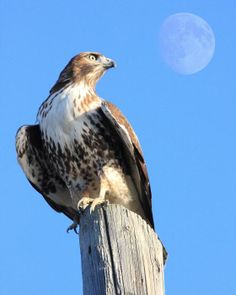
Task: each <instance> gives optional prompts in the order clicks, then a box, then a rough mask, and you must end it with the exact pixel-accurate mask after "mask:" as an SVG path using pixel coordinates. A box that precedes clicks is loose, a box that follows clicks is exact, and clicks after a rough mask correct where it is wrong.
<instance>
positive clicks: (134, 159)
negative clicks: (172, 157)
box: [101, 101, 154, 228]
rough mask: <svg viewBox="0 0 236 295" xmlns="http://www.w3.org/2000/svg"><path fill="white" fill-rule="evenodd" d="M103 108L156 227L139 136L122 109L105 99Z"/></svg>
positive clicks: (144, 208)
mask: <svg viewBox="0 0 236 295" xmlns="http://www.w3.org/2000/svg"><path fill="white" fill-rule="evenodd" d="M101 110H102V111H103V113H104V115H105V116H106V118H107V119H108V121H109V124H110V125H111V127H113V130H114V132H116V133H118V135H119V138H120V140H121V142H122V144H123V146H125V151H126V154H127V155H126V159H128V160H130V161H129V165H130V170H131V171H132V175H131V176H132V179H133V181H134V184H135V186H136V188H137V191H138V193H139V199H140V203H141V206H142V208H143V210H144V213H145V215H146V218H147V220H148V221H149V223H150V225H151V226H152V227H153V228H154V222H153V215H152V204H151V198H152V197H151V189H150V184H149V178H148V173H147V168H146V165H145V161H144V158H143V153H142V150H141V147H140V144H139V141H138V138H137V136H136V134H135V132H134V130H133V128H132V127H131V125H130V123H129V122H128V121H127V119H126V118H125V116H124V115H123V114H122V113H121V111H120V110H119V109H118V108H117V107H116V106H115V105H113V104H112V103H110V102H106V101H104V102H103V103H102V106H101Z"/></svg>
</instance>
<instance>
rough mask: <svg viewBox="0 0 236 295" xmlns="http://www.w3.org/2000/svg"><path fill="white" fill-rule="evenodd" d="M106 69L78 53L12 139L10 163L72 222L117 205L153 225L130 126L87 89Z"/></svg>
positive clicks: (107, 63) (106, 64)
mask: <svg viewBox="0 0 236 295" xmlns="http://www.w3.org/2000/svg"><path fill="white" fill-rule="evenodd" d="M113 66H114V62H113V61H112V60H111V59H108V58H106V57H105V56H103V55H101V54H99V53H91V52H85V53H81V54H79V55H77V56H75V57H74V58H72V59H71V61H70V62H69V63H68V65H67V66H66V67H65V69H64V70H63V71H62V72H61V74H60V76H59V78H58V80H57V82H56V84H55V85H54V86H53V87H52V89H51V91H50V95H49V97H48V98H47V99H46V100H45V101H44V102H43V104H42V105H41V107H40V108H39V112H38V116H37V119H38V122H39V124H38V125H32V126H23V127H21V128H20V129H19V130H18V132H17V135H16V150H17V157H18V161H19V163H20V165H21V167H22V169H23V171H24V173H25V174H26V176H27V178H28V180H29V181H30V183H31V184H32V185H33V186H34V188H35V189H36V190H38V191H39V192H40V193H41V194H42V195H43V197H44V198H45V200H46V201H47V202H48V203H49V205H51V207H52V208H53V209H55V210H57V211H58V212H63V213H64V214H66V215H67V216H68V217H69V218H71V219H72V220H75V221H78V209H79V208H81V207H82V208H84V207H86V206H87V205H88V204H91V209H92V210H93V209H94V208H95V206H96V205H97V204H99V203H103V202H105V201H109V202H110V203H117V204H121V205H123V206H125V207H126V208H128V209H130V210H132V211H134V212H136V213H137V214H139V215H141V216H142V217H143V218H144V219H145V220H146V221H147V222H148V223H149V224H150V225H151V226H152V227H154V223H153V217H152V208H151V191H150V185H149V179H148V174H147V169H146V165H145V162H144V159H143V154H142V151H141V147H140V144H139V142H138V139H137V137H136V135H135V132H134V131H133V129H132V127H131V125H130V124H129V122H128V121H127V120H126V118H125V117H124V116H123V115H122V113H121V112H120V110H119V109H118V108H117V107H116V106H114V105H113V104H112V103H110V102H107V101H104V100H103V99H101V98H100V97H98V96H97V94H96V92H95V85H96V82H97V81H98V80H99V78H100V77H101V76H102V75H103V74H104V73H105V71H106V70H107V69H109V68H111V67H113Z"/></svg>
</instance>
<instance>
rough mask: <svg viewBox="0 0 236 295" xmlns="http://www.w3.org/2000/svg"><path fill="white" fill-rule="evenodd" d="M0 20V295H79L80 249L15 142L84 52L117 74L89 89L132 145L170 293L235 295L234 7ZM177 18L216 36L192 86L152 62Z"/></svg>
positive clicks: (29, 7) (85, 10)
mask: <svg viewBox="0 0 236 295" xmlns="http://www.w3.org/2000/svg"><path fill="white" fill-rule="evenodd" d="M0 11H1V12H0V13H1V17H0V28H1V29H0V30H1V61H0V64H1V79H0V83H1V108H0V120H1V121H0V126H1V139H0V142H1V153H0V163H1V206H0V222H1V223H0V225H1V242H0V293H1V294H3V295H13V294H24V295H38V294H45V295H49V294H82V284H81V268H80V251H79V242H78V238H77V236H76V235H74V234H73V233H70V234H66V231H65V230H66V228H67V227H68V225H69V223H70V221H69V220H68V219H67V218H66V217H64V216H63V215H61V214H57V213H56V212H54V211H53V210H52V209H51V208H49V206H48V205H47V204H46V203H45V202H44V200H43V199H42V198H41V197H40V195H39V194H38V193H37V192H36V191H35V190H34V189H33V188H32V187H31V186H30V185H29V184H28V182H27V180H26V178H25V176H24V175H23V173H22V171H21V170H20V167H19V166H18V165H17V162H16V156H15V147H14V136H15V132H16V130H17V128H18V127H19V126H20V125H22V124H32V123H34V122H35V118H36V113H37V110H38V107H39V105H40V104H41V102H42V101H43V100H44V99H45V98H46V97H47V95H48V91H49V88H50V87H51V86H52V84H53V83H54V82H55V80H56V79H57V77H58V74H59V72H60V71H61V70H62V68H63V67H64V66H65V64H66V63H67V62H68V60H69V59H70V58H71V57H72V56H73V55H75V54H76V53H79V52H81V51H88V50H92V51H100V52H102V53H104V54H105V55H106V56H108V57H111V58H113V59H114V60H116V62H117V64H118V67H117V69H115V70H111V71H109V72H108V73H107V74H106V76H104V77H103V79H102V80H101V81H100V83H99V85H98V87H97V90H98V93H99V95H100V96H102V97H103V98H106V99H108V100H111V101H112V102H114V103H115V104H116V105H118V106H119V107H120V108H121V109H122V111H123V112H124V113H125V114H126V115H127V117H128V118H129V120H130V121H131V122H132V124H133V126H134V128H135V130H136V132H137V134H138V136H139V138H140V141H141V144H142V147H143V150H144V154H145V158H146V161H147V165H148V170H149V174H150V179H151V185H152V191H153V211H154V217H155V224H156V229H157V231H158V233H159V235H160V237H161V239H162V240H163V242H164V243H165V246H166V248H167V249H168V252H169V259H168V262H167V265H166V270H165V283H166V294H167V295H172V294H174V295H176V294H177V295H180V294H181V295H190V294H191V295H195V294H197V295H198V294H202V295H209V294H214V295H222V294H227V295H231V294H236V279H235V277H236V217H235V215H236V213H235V212H236V202H235V199H236V132H235V130H236V115H235V114H236V83H235V76H236V18H235V11H236V2H235V1H234V0H224V1H223V0H218V1H213V0H208V1H205V0H192V1H189V0H185V1H181V0H171V1H164V0H162V1H160V0H151V1H121V0H101V1H89V2H88V1H79V0H77V1H75V0H71V1H46V0H41V1H32V0H21V1H8V0H2V1H1V4H0ZM177 12H191V13H195V14H197V15H199V16H201V17H202V18H204V19H205V20H206V21H207V22H208V23H209V24H210V25H211V27H212V29H213V30H214V33H215V37H216V51H215V56H214V58H213V60H212V61H211V63H210V64H209V65H208V67H207V68H206V69H204V70H203V71H201V72H199V73H197V74H195V75H191V76H181V75H179V74H176V73H174V72H172V71H171V70H170V69H169V68H168V67H167V66H166V65H165V64H164V63H163V61H162V60H161V57H160V52H159V47H158V33H159V29H160V25H161V23H162V22H163V20H164V19H165V18H166V17H167V16H169V15H171V14H173V13H177ZM78 290H79V291H78Z"/></svg>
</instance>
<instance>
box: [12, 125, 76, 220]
mask: <svg viewBox="0 0 236 295" xmlns="http://www.w3.org/2000/svg"><path fill="white" fill-rule="evenodd" d="M16 152H17V159H18V162H19V164H20V166H21V168H22V170H23V171H24V173H25V175H26V177H27V179H28V180H29V182H30V184H31V185H32V186H33V187H34V188H35V189H36V190H37V191H38V192H39V193H41V194H42V196H43V197H44V199H45V200H46V202H47V203H48V204H49V205H50V206H51V207H52V208H53V209H54V210H56V211H57V212H63V213H64V214H65V215H66V216H67V217H69V218H70V219H72V220H73V219H74V217H75V215H76V211H75V210H74V209H73V208H72V202H71V197H70V193H69V191H68V189H67V187H66V185H65V183H64V182H63V181H62V179H61V178H60V177H59V176H58V174H57V173H56V172H55V171H54V169H53V167H49V165H48V160H47V157H46V153H45V150H44V149H43V145H42V140H41V134H40V129H39V125H32V126H22V127H21V128H19V130H18V131H17V134H16Z"/></svg>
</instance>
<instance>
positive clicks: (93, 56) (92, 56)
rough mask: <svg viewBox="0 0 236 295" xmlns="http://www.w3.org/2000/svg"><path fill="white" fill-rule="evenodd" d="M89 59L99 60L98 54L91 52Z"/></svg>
mask: <svg viewBox="0 0 236 295" xmlns="http://www.w3.org/2000/svg"><path fill="white" fill-rule="evenodd" d="M89 59H90V60H92V61H95V60H97V56H96V55H94V54H90V55H89Z"/></svg>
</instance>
